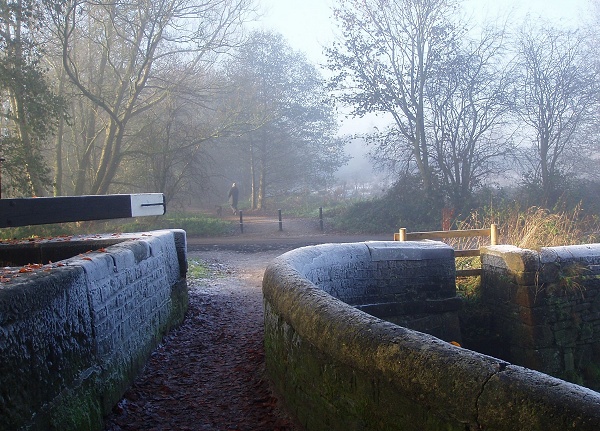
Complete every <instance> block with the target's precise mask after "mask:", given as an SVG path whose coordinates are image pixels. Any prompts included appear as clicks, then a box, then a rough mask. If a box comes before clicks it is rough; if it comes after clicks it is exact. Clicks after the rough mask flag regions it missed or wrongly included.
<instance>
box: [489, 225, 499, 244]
mask: <svg viewBox="0 0 600 431" xmlns="http://www.w3.org/2000/svg"><path fill="white" fill-rule="evenodd" d="M497 244H498V227H497V226H496V225H495V224H494V223H492V225H491V226H490V245H497Z"/></svg>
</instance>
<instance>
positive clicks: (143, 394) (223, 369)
mask: <svg viewBox="0 0 600 431" xmlns="http://www.w3.org/2000/svg"><path fill="white" fill-rule="evenodd" d="M285 251H286V250H281V249H278V250H271V251H267V252H254V253H242V252H236V251H224V250H211V251H191V252H190V253H189V254H188V258H189V259H190V260H196V261H202V262H205V263H207V264H208V265H209V267H210V274H209V277H208V278H201V279H193V278H192V277H188V285H189V293H190V306H189V310H188V313H187V316H186V319H185V321H184V322H183V324H182V325H181V326H180V327H179V328H177V329H176V330H174V331H172V332H171V333H170V334H169V335H168V336H167V337H166V338H165V340H164V341H163V343H162V344H161V345H160V346H159V347H158V348H157V349H156V350H155V352H154V353H153V354H152V356H151V358H150V360H149V362H148V364H147V365H146V368H145V370H144V372H143V373H142V375H140V376H139V378H138V379H137V380H136V382H135V384H134V385H133V386H132V387H131V388H130V389H129V390H128V391H127V392H126V393H125V396H124V398H123V399H122V400H121V401H120V402H119V404H118V406H116V407H115V408H114V409H113V413H112V414H111V415H110V416H109V417H107V418H106V428H105V430H106V431H119V430H161V431H162V430H194V431H203V430H219V431H221V430H239V431H251V430H252V431H256V430H265V431H266V430H279V431H296V430H300V427H298V426H297V425H295V424H294V423H293V421H292V420H291V419H290V418H289V416H288V415H287V414H286V412H285V411H284V409H283V408H282V406H281V403H280V402H279V401H278V400H277V398H276V396H275V395H274V394H273V392H272V391H271V388H270V385H269V383H268V379H267V378H266V376H265V371H264V350H263V344H262V342H263V308H262V292H261V283H262V276H263V273H264V270H265V268H266V266H267V264H268V262H269V261H270V260H271V259H273V258H274V257H275V256H278V255H280V254H281V253H283V252H285Z"/></svg>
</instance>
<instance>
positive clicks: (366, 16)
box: [327, 0, 464, 189]
mask: <svg viewBox="0 0 600 431" xmlns="http://www.w3.org/2000/svg"><path fill="white" fill-rule="evenodd" d="M458 4H459V1H458V0H398V1H384V0H365V1H361V2H359V3H357V2H355V1H352V0H340V1H339V2H338V6H337V7H336V8H335V9H334V15H335V17H336V18H337V20H338V22H339V24H340V27H341V31H342V37H341V40H340V42H338V43H336V44H334V46H333V47H332V48H331V49H328V50H327V56H328V65H329V68H330V70H331V71H332V72H334V73H335V76H334V79H333V84H334V87H335V89H336V90H338V99H339V100H340V101H341V102H343V103H345V104H348V105H350V106H352V107H353V111H352V114H353V115H355V116H363V115H365V114H367V113H385V114H388V115H390V116H391V118H392V120H393V128H392V129H390V130H389V131H388V133H386V134H385V136H386V138H387V139H385V140H383V141H381V148H380V150H381V151H382V152H383V153H384V154H388V155H390V156H391V157H393V158H394V159H395V160H404V161H405V164H406V165H410V164H412V163H414V164H415V165H416V167H417V169H418V172H419V174H420V176H421V179H422V182H423V185H424V187H425V189H429V188H430V187H431V185H432V183H433V181H434V180H433V178H434V170H433V167H432V163H431V149H430V144H429V142H428V134H427V133H426V130H425V128H426V109H427V100H426V98H427V94H426V87H427V83H428V81H429V80H430V79H432V73H433V69H434V68H435V67H436V64H437V63H438V62H439V61H440V59H441V58H442V57H445V56H447V53H448V52H450V51H452V50H454V48H455V46H456V41H457V40H458V39H459V37H460V36H461V34H462V33H463V31H464V30H462V29H461V28H458V27H456V26H455V25H454V24H453V23H452V22H451V21H450V17H452V16H453V14H454V12H455V8H456V7H457V6H458ZM438 68H439V67H438Z"/></svg>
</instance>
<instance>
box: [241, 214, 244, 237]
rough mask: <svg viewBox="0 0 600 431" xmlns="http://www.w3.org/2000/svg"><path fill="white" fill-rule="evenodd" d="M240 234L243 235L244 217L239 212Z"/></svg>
mask: <svg viewBox="0 0 600 431" xmlns="http://www.w3.org/2000/svg"><path fill="white" fill-rule="evenodd" d="M240 232H241V233H244V217H243V216H242V210H240Z"/></svg>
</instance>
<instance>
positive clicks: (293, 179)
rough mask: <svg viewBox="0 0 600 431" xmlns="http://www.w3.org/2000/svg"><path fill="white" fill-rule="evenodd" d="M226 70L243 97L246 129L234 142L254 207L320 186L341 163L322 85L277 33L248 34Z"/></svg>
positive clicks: (339, 144)
mask: <svg viewBox="0 0 600 431" xmlns="http://www.w3.org/2000/svg"><path fill="white" fill-rule="evenodd" d="M228 70H229V72H230V75H229V77H230V79H231V81H232V83H233V84H234V86H235V87H236V88H237V89H239V91H236V94H242V95H243V101H242V102H241V103H242V106H243V108H242V109H241V110H240V118H241V119H243V121H244V122H245V124H246V127H247V129H246V130H245V131H244V133H243V134H241V135H240V136H239V137H237V138H235V141H236V142H237V144H238V145H240V146H241V147H242V148H243V151H244V152H243V153H242V154H244V157H243V158H244V159H246V160H248V163H249V166H248V169H249V176H250V183H251V203H252V208H253V209H254V208H255V209H262V208H265V207H266V199H267V195H268V194H269V193H270V194H271V195H273V194H277V193H284V192H286V191H289V190H295V191H298V190H299V189H301V188H306V187H314V186H316V185H322V184H323V183H324V182H326V181H327V180H328V179H329V178H330V177H331V175H332V174H333V173H334V172H335V171H336V170H337V168H338V167H339V166H340V165H341V164H343V163H345V157H344V155H343V143H342V142H341V141H340V140H339V139H336V138H335V134H336V132H337V124H336V121H335V115H334V114H335V111H334V107H333V104H332V103H331V101H330V100H328V98H327V95H326V85H325V81H324V79H323V78H322V77H321V76H320V74H319V73H318V71H317V70H316V68H315V67H314V66H313V65H312V64H310V63H309V62H308V61H307V60H306V58H305V57H304V55H302V54H300V53H298V52H295V51H293V50H292V49H291V48H290V47H289V46H288V45H287V43H286V42H285V40H284V39H283V37H282V36H281V35H278V34H274V33H269V32H254V33H252V34H251V35H250V38H249V41H248V44H246V45H245V46H244V47H243V48H242V49H241V50H240V52H239V53H238V55H237V56H236V57H235V59H234V60H233V61H232V63H231V65H230V67H229V69H228Z"/></svg>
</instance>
